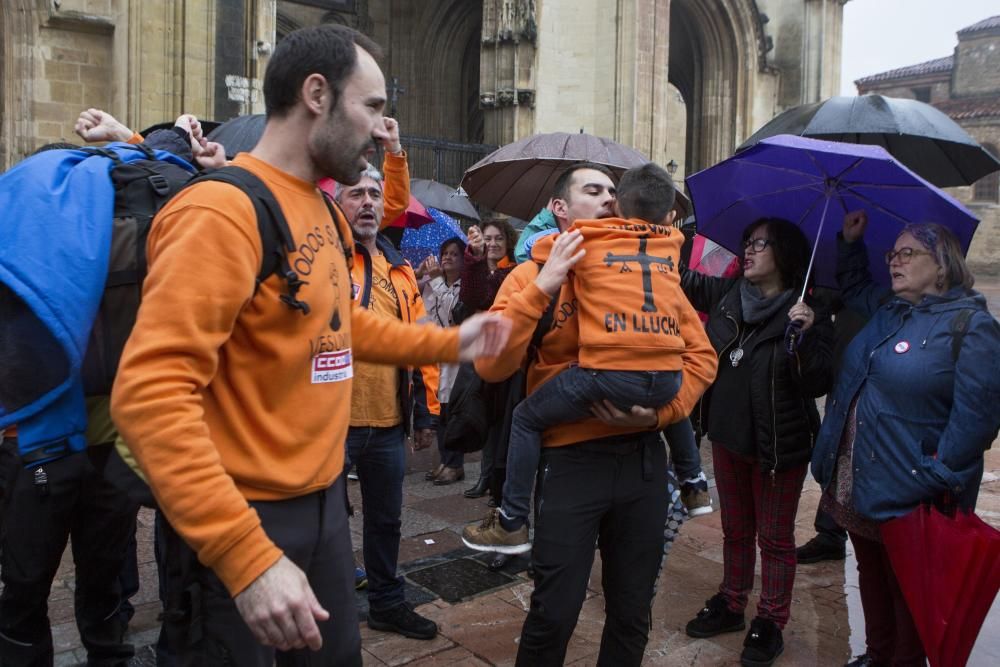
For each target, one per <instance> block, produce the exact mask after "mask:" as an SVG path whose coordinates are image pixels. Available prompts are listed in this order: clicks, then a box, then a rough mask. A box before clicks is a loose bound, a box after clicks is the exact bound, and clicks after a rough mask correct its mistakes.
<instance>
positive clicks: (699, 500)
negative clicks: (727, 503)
mask: <svg viewBox="0 0 1000 667" xmlns="http://www.w3.org/2000/svg"><path fill="white" fill-rule="evenodd" d="M681 502H682V503H684V507H686V508H687V511H688V516H690V517H696V516H701V515H702V514H711V513H712V512H713V511H714V510H713V509H712V496H710V495H708V482H707V481H705V480H699V481H697V482H685V483H684V484H681Z"/></svg>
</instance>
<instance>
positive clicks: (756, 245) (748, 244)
mask: <svg viewBox="0 0 1000 667" xmlns="http://www.w3.org/2000/svg"><path fill="white" fill-rule="evenodd" d="M773 243H774V241H772V240H771V239H747V240H746V241H744V242H743V250H744V251H747V250H749V249H750V248H753V251H754V252H764V248H766V247H767V246H769V245H771V244H773Z"/></svg>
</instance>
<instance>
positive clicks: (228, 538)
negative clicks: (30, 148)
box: [112, 25, 509, 666]
mask: <svg viewBox="0 0 1000 667" xmlns="http://www.w3.org/2000/svg"><path fill="white" fill-rule="evenodd" d="M378 53H379V48H378V46H377V45H376V44H375V43H373V42H372V41H371V40H369V39H368V38H366V37H365V36H363V35H361V34H359V33H358V32H356V31H354V30H351V29H349V28H346V27H343V26H334V25H322V26H317V27H313V28H305V29H302V30H297V31H295V32H293V33H291V34H289V35H288V36H287V37H285V38H284V39H283V40H282V41H281V42H280V43H279V44H278V46H277V48H276V49H275V51H274V54H273V55H272V56H271V60H270V62H269V63H268V67H267V72H266V74H265V77H264V101H265V106H266V111H267V125H266V127H265V129H264V134H263V136H262V137H261V139H260V142H259V143H258V144H257V146H256V147H255V148H254V149H253V150H252V151H251V152H250V153H241V154H240V155H238V156H237V157H236V159H235V160H234V161H233V163H234V164H235V165H237V166H239V167H241V168H242V169H244V170H245V171H247V172H250V173H251V174H252V175H254V176H256V177H257V178H258V179H260V180H261V181H262V182H263V183H264V184H265V185H266V187H267V189H268V190H270V192H271V194H272V195H273V196H274V200H275V201H276V203H277V204H278V205H279V206H280V208H281V210H282V212H283V213H284V217H285V218H286V219H287V222H288V231H290V233H291V237H292V242H291V243H290V244H288V245H287V246H285V245H283V251H284V252H285V253H286V255H285V257H286V259H287V262H288V265H289V267H290V270H289V271H285V272H282V275H277V274H275V275H271V276H270V277H268V278H266V279H264V280H262V281H260V283H259V284H258V282H257V280H256V277H257V275H258V272H259V271H260V266H261V262H262V259H263V258H262V257H261V255H262V243H261V240H260V233H259V231H258V228H257V216H256V214H255V211H254V206H253V204H252V203H251V200H250V199H249V198H248V197H247V196H246V195H245V194H244V193H243V192H242V191H241V190H240V189H238V188H236V187H234V186H232V185H229V184H228V183H221V182H203V183H198V184H195V185H194V186H192V187H190V188H188V189H186V190H184V191H183V192H182V193H180V194H179V195H178V196H177V197H176V198H174V199H173V200H171V201H170V202H169V203H168V204H167V205H166V206H165V207H164V208H163V209H162V210H161V212H160V213H159V215H157V217H156V218H155V219H154V221H153V224H152V228H151V230H150V233H149V240H148V242H147V250H148V261H149V272H148V275H147V277H146V279H145V282H144V283H143V302H142V307H141V308H140V310H139V315H138V319H137V321H136V325H135V329H134V330H133V332H132V336H131V338H130V339H129V342H128V344H127V346H126V348H125V352H124V355H123V356H122V360H121V366H120V369H119V372H118V377H117V380H116V382H115V386H114V391H113V395H112V416H113V417H114V421H115V423H116V424H117V425H118V427H119V429H120V432H121V434H122V436H123V437H124V439H125V441H126V442H127V443H128V444H129V446H130V448H131V449H132V451H133V453H134V454H135V457H136V459H137V460H138V462H139V464H140V466H141V467H142V469H143V471H144V472H145V474H146V477H147V479H148V481H149V485H150V487H151V488H152V490H153V493H154V495H155V496H156V500H157V502H158V503H159V506H160V508H161V510H162V511H163V513H164V515H165V517H166V518H167V520H168V521H169V524H170V526H169V530H168V531H167V532H168V536H167V544H166V549H167V553H168V562H167V566H168V567H167V569H168V572H167V576H166V578H165V579H166V581H165V586H166V589H167V590H166V593H167V598H168V606H167V608H166V609H165V612H164V625H165V629H166V630H167V634H168V638H169V642H170V644H171V647H172V649H173V651H174V652H175V653H176V654H177V655H178V657H179V659H180V661H181V663H182V664H207V665H223V664H229V665H241V666H242V665H261V666H264V665H268V666H269V665H272V664H275V663H277V664H278V665H289V664H295V665H318V666H319V665H322V666H327V665H360V664H361V648H360V643H361V640H360V636H359V632H358V624H357V610H356V608H355V605H354V562H353V554H352V550H351V542H350V532H349V528H348V524H347V497H346V491H345V487H344V481H343V480H344V476H343V474H342V473H343V469H344V440H345V438H346V436H347V427H348V419H349V417H350V414H349V412H350V395H351V379H352V376H353V360H354V359H358V360H364V361H372V362H379V363H383V364H389V365H393V366H399V365H412V364H417V365H419V364H429V363H434V362H438V361H454V360H455V359H457V358H466V359H472V358H475V357H477V356H480V355H482V354H494V353H495V352H496V351H497V350H498V349H499V348H500V347H502V346H503V344H504V343H505V342H506V338H507V335H508V334H509V324H508V323H506V322H504V320H503V319H502V318H498V317H493V318H492V319H491V318H489V317H486V318H479V319H477V320H475V321H467V322H465V323H463V326H462V327H461V328H460V329H459V330H457V331H455V330H452V331H446V330H442V329H439V328H437V327H435V326H433V325H427V326H413V325H406V324H403V323H401V322H398V321H395V320H391V319H387V318H378V317H375V316H374V315H373V314H372V313H371V312H369V311H366V310H364V309H361V308H355V307H353V306H352V302H351V293H350V286H351V279H350V273H349V264H350V262H351V260H352V256H351V250H352V248H353V241H352V239H351V231H350V228H349V227H348V225H347V222H346V220H344V219H343V216H342V215H339V214H333V213H332V212H331V210H330V208H329V206H328V205H327V202H326V201H325V199H324V197H323V195H322V194H321V193H320V192H319V190H318V189H317V188H316V185H315V183H316V181H317V180H319V179H320V178H323V177H332V178H334V179H336V180H338V181H340V182H343V183H349V184H354V183H357V182H358V180H359V179H360V176H361V172H362V171H364V169H366V168H367V167H368V162H367V159H366V158H367V157H368V156H370V155H371V154H372V153H373V152H374V142H375V141H382V140H384V139H385V138H386V136H387V135H386V123H385V120H384V117H383V115H382V112H383V109H384V107H385V79H384V77H383V76H382V72H381V71H380V69H379V67H378V64H377V63H376V61H375V57H376V56H377V55H378ZM306 648H308V649H309V650H308V651H307V650H304V649H306Z"/></svg>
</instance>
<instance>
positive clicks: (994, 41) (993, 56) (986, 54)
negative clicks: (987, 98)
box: [952, 30, 1000, 97]
mask: <svg viewBox="0 0 1000 667" xmlns="http://www.w3.org/2000/svg"><path fill="white" fill-rule="evenodd" d="M997 91H1000V30H986V31H982V32H976V33H973V34H972V35H969V36H961V37H960V39H959V42H958V47H957V48H956V49H955V69H954V75H953V86H952V94H953V95H954V96H956V97H968V96H971V95H983V94H996V93H997Z"/></svg>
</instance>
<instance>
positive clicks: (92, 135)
mask: <svg viewBox="0 0 1000 667" xmlns="http://www.w3.org/2000/svg"><path fill="white" fill-rule="evenodd" d="M73 131H74V132H76V133H77V134H78V135H79V136H80V138H81V139H83V140H84V141H87V142H97V141H128V140H129V139H131V138H132V130H130V129H129V128H128V126H126V125H124V124H123V123H121V122H119V121H118V119H117V118H115V117H114V116H112V115H111V114H109V113H108V112H107V111H101V110H100V109H86V110H84V111H81V112H80V115H79V116H78V117H77V119H76V123H75V124H74V125H73Z"/></svg>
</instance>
